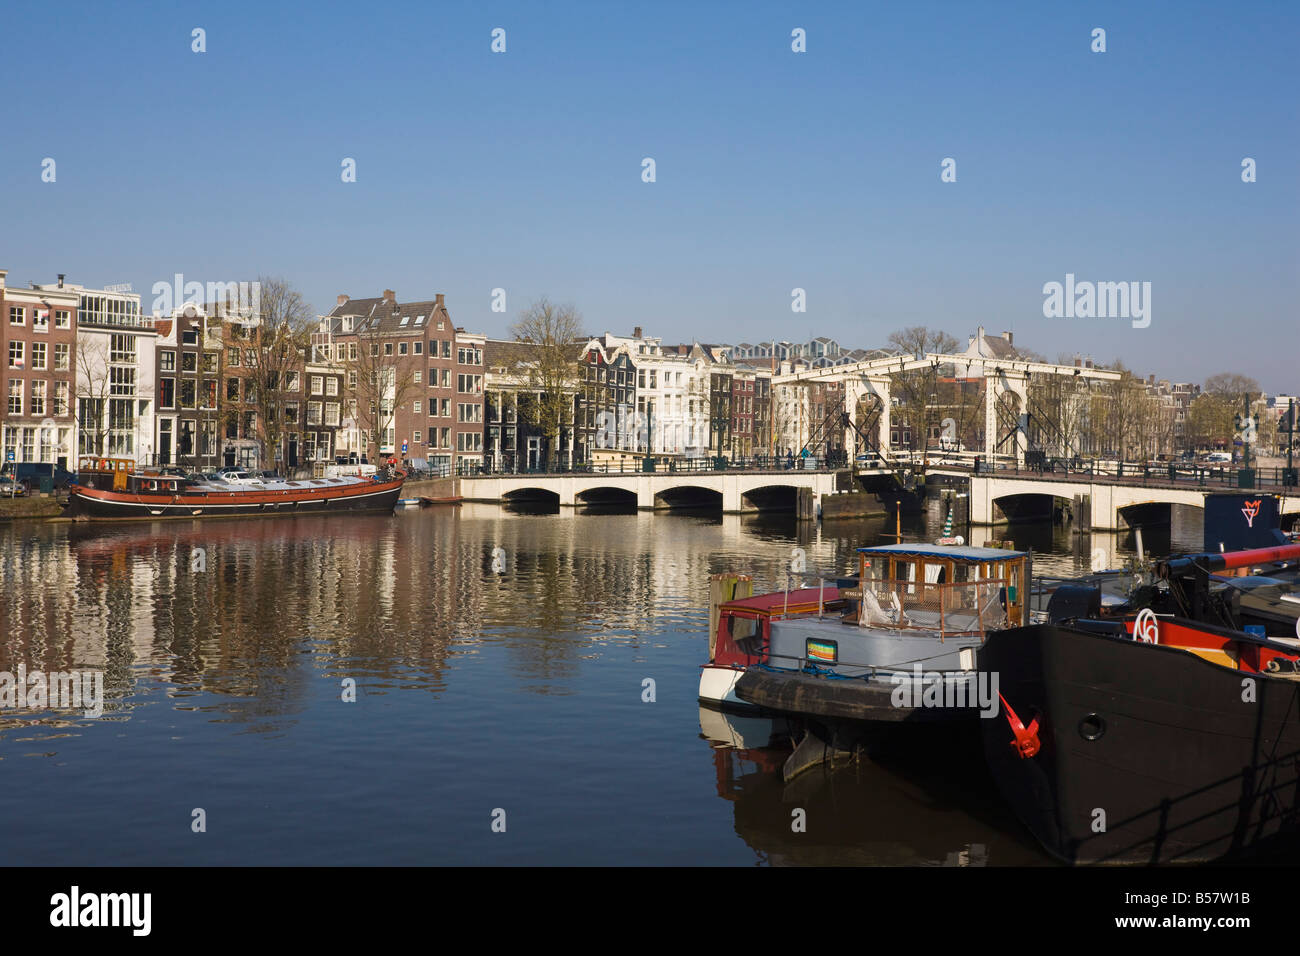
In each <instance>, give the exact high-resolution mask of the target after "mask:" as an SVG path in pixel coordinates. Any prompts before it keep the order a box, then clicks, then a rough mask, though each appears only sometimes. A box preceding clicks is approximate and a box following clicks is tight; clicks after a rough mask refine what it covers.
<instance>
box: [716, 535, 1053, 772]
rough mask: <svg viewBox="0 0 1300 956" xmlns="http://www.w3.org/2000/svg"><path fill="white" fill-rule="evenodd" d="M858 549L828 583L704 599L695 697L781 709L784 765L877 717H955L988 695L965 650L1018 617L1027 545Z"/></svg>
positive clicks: (856, 735) (845, 741)
mask: <svg viewBox="0 0 1300 956" xmlns="http://www.w3.org/2000/svg"><path fill="white" fill-rule="evenodd" d="M858 561H859V563H858V568H857V570H858V575H857V577H856V578H843V579H837V580H836V583H835V585H834V586H832V587H827V586H826V585H825V584H824V583H819V585H818V587H816V588H799V589H797V590H792V591H788V592H781V591H779V592H775V593H772V594H763V595H758V596H738V597H736V598H734V599H731V600H720V601H719V602H718V603H717V605H716V607H714V608H711V614H710V621H711V628H712V633H711V635H710V654H709V661H708V663H707V664H705V665H704V667H703V670H702V673H701V677H700V690H699V697H700V701H701V703H703V704H705V705H710V706H715V707H719V708H722V709H727V710H733V711H739V712H744V713H753V714H779V715H783V716H786V717H789V718H793V719H795V720H796V721H797V722H798V723H799V724H800V725H801V727H802V729H803V740H802V741H801V743H800V745H799V748H798V749H797V750H796V751H795V753H794V755H792V756H791V758H790V761H788V762H787V766H786V771H785V772H786V776H787V778H790V777H793V776H794V775H796V774H797V773H799V772H800V771H801V770H802V769H806V767H807V766H811V765H813V764H815V763H819V762H821V761H822V760H823V759H826V755H828V754H829V755H838V754H840V753H851V752H852V751H854V750H856V749H857V747H858V746H859V745H860V744H862V743H864V742H867V741H868V738H870V737H872V736H875V735H876V733H877V732H880V731H883V730H886V729H888V728H894V727H897V726H899V725H900V724H912V725H916V724H927V723H951V722H963V723H968V722H969V721H970V720H971V719H973V718H975V717H976V716H977V715H978V714H979V713H980V711H981V710H988V709H989V708H990V707H993V706H994V704H995V702H994V701H990V700H987V699H985V698H987V697H988V693H987V691H988V688H987V687H981V685H980V684H979V681H978V678H977V674H976V650H977V649H978V648H979V647H980V645H981V644H982V643H983V641H984V639H985V637H986V635H987V634H989V633H991V632H993V631H996V630H1000V629H1002V628H1007V627H1019V626H1021V625H1023V624H1025V623H1027V621H1026V608H1025V601H1026V598H1027V594H1026V592H1025V586H1026V583H1027V582H1028V580H1029V577H1030V556H1029V554H1028V553H1027V552H1022V551H1011V550H1002V549H997V548H976V547H959V546H958V547H954V546H947V545H931V544H893V545H884V546H880V547H872V548H859V549H858ZM715 590H716V588H715ZM742 590H744V589H743V588H742ZM723 596H724V597H725V595H723ZM713 622H716V623H713Z"/></svg>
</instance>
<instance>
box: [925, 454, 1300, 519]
mask: <svg viewBox="0 0 1300 956" xmlns="http://www.w3.org/2000/svg"><path fill="white" fill-rule="evenodd" d="M929 474H950V475H962V476H966V475H969V478H970V521H971V524H973V525H994V524H1002V523H1004V522H1007V521H1011V520H1015V519H1017V518H1018V517H1021V516H1028V517H1032V516H1038V515H1041V514H1042V513H1043V512H1046V513H1047V514H1050V511H1051V506H1052V499H1054V498H1065V499H1068V500H1070V501H1072V502H1074V507H1075V519H1076V521H1079V522H1080V525H1081V527H1083V528H1086V529H1091V530H1096V531H1125V530H1128V528H1129V527H1130V526H1131V525H1133V524H1144V523H1146V521H1147V520H1149V519H1147V518H1145V517H1144V513H1145V514H1150V512H1151V510H1152V509H1162V510H1163V509H1165V508H1168V507H1170V506H1172V505H1191V506H1193V507H1196V508H1202V509H1203V508H1204V507H1205V498H1206V496H1207V495H1211V494H1216V493H1217V494H1222V493H1223V492H1225V491H1229V490H1232V491H1241V492H1242V493H1243V494H1261V495H1264V494H1270V495H1272V494H1276V495H1280V496H1281V498H1280V501H1279V503H1278V511H1279V514H1300V496H1297V494H1296V489H1295V488H1294V487H1283V486H1282V485H1280V484H1279V485H1276V486H1273V485H1261V486H1260V487H1257V488H1254V489H1237V488H1230V487H1229V486H1228V485H1227V484H1222V485H1218V486H1216V485H1215V484H1214V483H1210V484H1201V483H1198V482H1196V481H1183V482H1179V481H1177V480H1175V481H1169V480H1168V479H1167V478H1164V477H1162V478H1155V479H1153V478H1152V477H1151V476H1150V475H1148V476H1147V477H1146V478H1145V479H1144V478H1143V477H1142V476H1141V475H1134V476H1133V477H1120V476H1115V475H1087V474H1073V475H1052V474H1035V473H1032V472H1023V471H1022V472H1011V473H998V472H994V473H992V474H970V473H969V472H967V471H964V470H959V469H944V468H937V469H931V470H930V472H929Z"/></svg>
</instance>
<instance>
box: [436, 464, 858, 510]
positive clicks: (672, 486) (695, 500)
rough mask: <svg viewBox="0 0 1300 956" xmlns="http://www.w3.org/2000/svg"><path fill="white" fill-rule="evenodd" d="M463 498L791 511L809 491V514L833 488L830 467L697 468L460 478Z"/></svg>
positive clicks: (564, 504)
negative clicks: (676, 470)
mask: <svg viewBox="0 0 1300 956" xmlns="http://www.w3.org/2000/svg"><path fill="white" fill-rule="evenodd" d="M459 481H460V495H461V497H463V498H464V499H465V500H466V501H497V502H510V501H529V500H531V501H547V502H551V503H557V504H559V506H560V507H561V508H571V507H580V506H583V505H597V504H599V505H620V504H621V505H625V506H632V505H635V506H636V508H637V509H638V510H644V511H663V510H670V509H673V508H700V507H705V508H714V509H719V510H721V511H722V512H723V513H724V514H743V513H745V512H754V511H767V510H779V511H789V510H793V509H794V507H795V503H796V502H797V500H798V496H799V489H801V488H807V489H809V490H810V491H811V493H812V502H813V511H812V516H819V515H820V514H821V499H822V495H827V494H832V493H834V491H835V473H834V472H831V471H803V470H789V471H698V472H666V473H665V472H653V473H650V472H647V473H640V472H636V473H632V472H629V473H611V474H602V473H595V474H585V473H584V474H560V475H552V474H527V475H484V476H481V477H478V476H476V477H472V478H461V479H459Z"/></svg>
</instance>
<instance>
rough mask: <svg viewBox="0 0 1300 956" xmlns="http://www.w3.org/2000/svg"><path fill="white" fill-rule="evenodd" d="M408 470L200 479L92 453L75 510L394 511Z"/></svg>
mask: <svg viewBox="0 0 1300 956" xmlns="http://www.w3.org/2000/svg"><path fill="white" fill-rule="evenodd" d="M405 480H406V473H405V472H402V471H393V472H380V473H379V474H376V475H368V476H362V475H353V476H347V477H340V478H316V479H304V480H299V481H288V480H282V481H275V480H265V481H262V480H258V481H250V482H247V483H240V484H236V483H231V482H228V481H222V480H210V481H194V480H191V479H188V478H183V477H180V476H177V475H164V474H156V473H151V472H147V471H136V470H134V468H133V466H132V463H131V462H129V461H124V460H122V459H85V460H83V461H82V462H81V463H80V467H79V469H78V474H77V480H76V482H74V483H72V484H71V485H70V486H69V498H68V507H67V511H66V512H65V514H67V515H68V516H70V517H80V518H87V519H90V520H113V521H121V520H130V519H136V520H145V521H157V520H160V519H165V518H191V519H192V518H234V517H248V516H260V517H269V516H274V515H292V514H319V513H327V514H328V513H335V512H341V511H352V512H385V511H392V510H393V507H394V506H395V505H396V503H397V499H398V497H399V496H400V495H401V493H402V483H403V482H404V481H405Z"/></svg>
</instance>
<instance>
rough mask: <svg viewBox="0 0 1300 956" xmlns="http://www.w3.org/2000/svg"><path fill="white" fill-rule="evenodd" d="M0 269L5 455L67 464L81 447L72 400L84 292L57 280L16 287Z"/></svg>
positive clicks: (0, 329) (0, 334) (19, 458)
mask: <svg viewBox="0 0 1300 956" xmlns="http://www.w3.org/2000/svg"><path fill="white" fill-rule="evenodd" d="M5 275H6V273H5V271H4V270H0V355H3V356H4V361H5V385H4V402H5V405H4V409H3V416H2V417H0V422H3V432H4V435H3V442H4V452H5V454H4V459H5V461H15V462H23V461H41V462H52V463H56V464H59V465H62V466H63V467H65V468H66V467H68V466H69V464H70V463H71V459H72V457H73V455H74V453H75V450H76V442H75V438H74V435H75V429H76V418H75V416H74V412H75V407H74V405H73V394H74V389H75V374H76V372H75V369H76V349H77V332H76V329H77V309H78V307H79V304H80V302H79V296H78V295H77V293H76V292H75V291H73V290H72V288H71V287H69V288H66V289H65V288H64V287H63V277H62V276H60V277H59V282H58V284H57V285H53V286H49V287H44V288H42V287H33V288H31V289H15V288H12V287H8V288H7V287H6V286H5Z"/></svg>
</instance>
